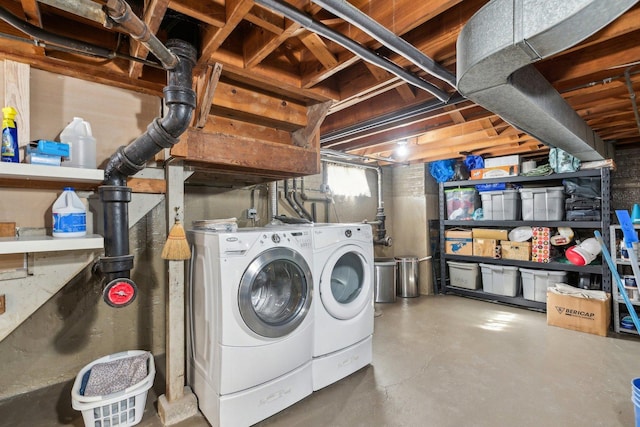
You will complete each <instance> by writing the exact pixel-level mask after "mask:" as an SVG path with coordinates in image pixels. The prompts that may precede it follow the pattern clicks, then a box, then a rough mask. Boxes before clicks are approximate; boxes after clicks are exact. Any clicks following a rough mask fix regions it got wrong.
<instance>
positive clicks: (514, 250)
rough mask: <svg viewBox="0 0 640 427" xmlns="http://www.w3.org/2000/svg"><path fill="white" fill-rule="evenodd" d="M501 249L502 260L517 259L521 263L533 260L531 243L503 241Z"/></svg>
mask: <svg viewBox="0 0 640 427" xmlns="http://www.w3.org/2000/svg"><path fill="white" fill-rule="evenodd" d="M500 247H501V253H502V258H504V259H517V260H520V261H530V260H531V243H529V242H512V241H510V240H501V241H500Z"/></svg>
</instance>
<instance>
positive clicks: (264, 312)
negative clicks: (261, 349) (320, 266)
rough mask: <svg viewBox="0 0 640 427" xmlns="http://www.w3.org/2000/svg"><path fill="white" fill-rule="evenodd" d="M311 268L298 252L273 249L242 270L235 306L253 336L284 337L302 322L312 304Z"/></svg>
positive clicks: (286, 249)
mask: <svg viewBox="0 0 640 427" xmlns="http://www.w3.org/2000/svg"><path fill="white" fill-rule="evenodd" d="M312 287H313V279H312V278H311V269H310V268H309V265H308V264H307V262H306V261H305V260H304V257H303V256H302V255H300V254H299V253H298V252H296V251H294V250H291V249H288V248H273V249H269V250H266V251H264V252H262V253H261V254H260V255H258V256H257V257H256V258H255V259H254V260H253V261H251V264H249V267H248V268H247V269H246V270H245V272H244V274H243V275H242V279H241V281H240V288H239V289H238V307H239V309H240V315H241V316H242V319H243V320H244V322H245V324H246V325H247V326H248V327H249V328H250V329H251V330H252V331H253V332H255V333H256V334H258V335H261V336H263V337H268V338H279V337H283V336H285V335H287V334H289V333H290V332H292V331H294V330H295V329H296V328H297V327H298V325H300V323H302V321H303V320H304V318H305V316H306V315H307V313H308V312H309V307H310V305H311V296H312Z"/></svg>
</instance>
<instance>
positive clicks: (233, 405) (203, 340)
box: [187, 227, 313, 427]
mask: <svg viewBox="0 0 640 427" xmlns="http://www.w3.org/2000/svg"><path fill="white" fill-rule="evenodd" d="M188 234H189V240H190V242H191V245H192V258H191V263H190V268H189V279H188V283H189V287H188V293H187V310H188V325H189V327H188V328H187V329H188V331H187V335H188V346H187V348H188V353H189V355H188V366H187V376H188V381H189V384H190V385H191V387H192V388H193V390H194V392H195V394H196V395H197V396H198V405H199V407H200V410H201V411H202V413H203V414H204V416H205V417H206V418H207V420H208V421H209V422H210V423H211V424H212V425H213V426H222V427H225V426H233V427H235V426H248V425H251V424H255V423H257V422H259V421H261V420H263V419H265V418H267V417H269V416H271V415H273V414H275V413H277V412H279V411H281V410H282V409H284V408H286V407H288V406H290V405H292V404H293V403H295V402H297V401H299V400H301V399H303V398H304V397H305V396H308V395H309V394H311V393H312V372H311V359H312V345H313V305H312V298H313V278H312V270H311V265H312V236H311V230H310V229H305V230H298V229H293V228H291V227H287V228H286V229H284V228H283V229H273V228H271V229H258V228H253V229H241V230H238V231H236V232H212V231H201V230H191V231H189V233H188Z"/></svg>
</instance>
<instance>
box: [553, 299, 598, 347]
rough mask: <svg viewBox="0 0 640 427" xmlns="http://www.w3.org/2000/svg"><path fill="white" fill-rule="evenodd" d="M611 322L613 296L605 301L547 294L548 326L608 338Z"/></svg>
mask: <svg viewBox="0 0 640 427" xmlns="http://www.w3.org/2000/svg"><path fill="white" fill-rule="evenodd" d="M610 321H611V294H607V299H606V300H605V301H601V300H597V299H588V298H579V297H575V296H572V295H559V294H556V293H553V292H547V324H548V325H552V326H559V327H561V328H565V329H571V330H574V331H580V332H587V333H590V334H595V335H600V336H603V337H605V336H607V331H608V330H609V324H610Z"/></svg>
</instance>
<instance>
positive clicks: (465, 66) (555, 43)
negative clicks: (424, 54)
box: [457, 0, 638, 161]
mask: <svg viewBox="0 0 640 427" xmlns="http://www.w3.org/2000/svg"><path fill="white" fill-rule="evenodd" d="M637 1H638V0H616V1H613V2H608V1H601V0H564V1H562V2H558V1H554V0H494V1H492V2H490V3H488V4H487V5H485V6H484V7H483V8H482V9H480V10H479V11H478V12H477V13H476V14H475V15H474V16H473V17H472V18H471V19H470V20H469V22H467V24H466V25H465V27H464V28H463V29H462V31H461V32H460V35H459V37H458V42H457V55H458V57H457V76H458V83H457V86H458V91H459V92H460V93H461V94H462V95H464V96H466V97H467V98H469V99H470V100H472V101H474V102H475V103H477V104H478V105H480V106H482V107H484V108H486V109H488V110H490V111H492V112H493V113H495V114H498V115H499V116H500V117H502V118H503V119H504V120H505V121H507V122H508V123H510V124H511V125H513V126H514V127H516V128H518V129H520V130H522V131H524V132H526V133H528V134H529V135H531V136H533V137H534V138H537V139H538V140H540V141H541V142H543V143H545V144H547V145H549V146H552V147H558V148H561V149H563V150H565V151H567V152H569V153H571V154H572V155H574V156H575V157H577V158H579V159H580V160H583V161H590V160H601V159H604V158H609V157H612V156H613V149H612V147H610V146H609V145H608V144H607V143H605V142H604V141H603V140H602V139H600V137H598V135H596V134H595V132H594V131H593V130H592V129H591V128H590V127H589V126H588V125H587V124H586V123H585V121H584V120H583V119H582V118H581V117H580V116H579V115H578V114H577V113H576V112H575V111H574V110H573V109H572V108H571V106H570V105H569V104H567V102H566V101H565V100H564V99H563V98H562V97H561V96H560V94H559V93H558V92H557V91H556V90H555V89H554V88H553V87H552V86H551V84H550V83H549V82H548V81H547V80H546V79H545V78H544V77H543V76H542V74H540V73H539V72H538V71H537V70H536V69H535V68H534V66H533V65H531V64H533V63H535V62H537V61H539V60H541V59H544V58H548V57H550V56H552V55H554V54H556V53H559V52H562V51H563V50H566V49H568V48H569V47H571V46H574V45H575V44H577V43H579V42H580V41H582V40H584V39H586V38H587V37H589V36H591V35H592V34H594V33H596V32H597V31H599V30H600V29H602V28H603V27H605V26H606V25H608V24H609V23H611V22H612V21H613V20H615V19H616V18H617V17H619V16H620V15H622V14H623V13H624V12H626V11H627V10H628V9H629V8H631V7H632V6H633V5H634V4H635V3H637Z"/></svg>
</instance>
